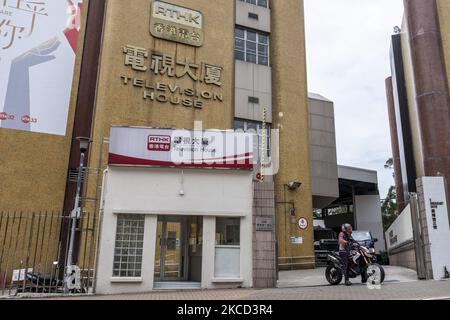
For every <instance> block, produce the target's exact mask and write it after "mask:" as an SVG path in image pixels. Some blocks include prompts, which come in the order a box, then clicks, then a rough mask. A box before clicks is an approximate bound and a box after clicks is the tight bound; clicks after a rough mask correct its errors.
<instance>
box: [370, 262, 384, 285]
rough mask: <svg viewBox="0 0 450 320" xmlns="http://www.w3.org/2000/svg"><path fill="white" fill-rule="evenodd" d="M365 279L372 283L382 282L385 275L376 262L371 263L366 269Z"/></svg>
mask: <svg viewBox="0 0 450 320" xmlns="http://www.w3.org/2000/svg"><path fill="white" fill-rule="evenodd" d="M365 272H366V281H369V282H370V283H371V284H372V285H376V284H382V283H383V282H384V278H385V276H386V274H385V272H384V269H383V267H382V266H381V265H379V264H378V263H374V264H371V265H369V266H368V267H367V269H366V271H365Z"/></svg>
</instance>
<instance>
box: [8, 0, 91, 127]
mask: <svg viewBox="0 0 450 320" xmlns="http://www.w3.org/2000/svg"><path fill="white" fill-rule="evenodd" d="M82 9H83V1H82V0H0V128H9V129H16V130H23V131H30V132H39V133H47V134H53V135H65V134H66V127H67V118H68V112H69V103H70V95H71V90H72V78H73V72H74V64H75V54H76V48H77V40H78V33H79V30H80V17H81V10H82ZM0 130H1V129H0Z"/></svg>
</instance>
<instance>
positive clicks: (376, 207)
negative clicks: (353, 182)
mask: <svg viewBox="0 0 450 320" xmlns="http://www.w3.org/2000/svg"><path fill="white" fill-rule="evenodd" d="M354 205H355V211H356V217H355V220H356V229H358V230H368V231H370V232H371V233H372V236H373V237H374V238H378V242H377V243H376V244H375V249H376V250H377V252H380V251H384V250H386V244H385V241H384V232H383V222H382V218H381V202H380V196H379V195H367V196H355V203H354Z"/></svg>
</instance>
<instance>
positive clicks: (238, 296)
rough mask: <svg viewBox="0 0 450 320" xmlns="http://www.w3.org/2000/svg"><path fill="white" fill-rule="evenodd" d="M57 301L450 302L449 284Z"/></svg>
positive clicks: (181, 293) (174, 293) (411, 283)
mask: <svg viewBox="0 0 450 320" xmlns="http://www.w3.org/2000/svg"><path fill="white" fill-rule="evenodd" d="M48 299H56V300H449V299H450V281H449V280H447V281H409V282H407V281H406V282H391V283H386V284H384V285H382V286H381V288H380V289H369V288H368V287H367V286H366V285H362V284H355V285H353V286H351V287H346V286H344V285H339V286H316V287H314V286H313V287H297V288H274V289H265V290H253V289H233V290H188V291H159V292H156V291H153V292H149V293H138V294H122V295H105V296H101V295H97V296H78V297H59V298H56V297H55V298H48Z"/></svg>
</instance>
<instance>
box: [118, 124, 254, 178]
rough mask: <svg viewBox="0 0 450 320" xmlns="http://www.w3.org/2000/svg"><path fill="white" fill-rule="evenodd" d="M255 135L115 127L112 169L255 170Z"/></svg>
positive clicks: (231, 132) (230, 132)
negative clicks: (145, 167)
mask: <svg viewBox="0 0 450 320" xmlns="http://www.w3.org/2000/svg"><path fill="white" fill-rule="evenodd" d="M253 137H254V135H253V134H251V133H242V132H233V131H212V130H211V131H194V130H172V129H151V128H128V127H113V128H112V129H111V139H110V140H111V141H110V149H109V164H110V165H125V166H162V167H188V168H217V169H246V170H252V169H253V165H254V164H253V160H254V159H253V155H254V150H253V149H254V145H253Z"/></svg>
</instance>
